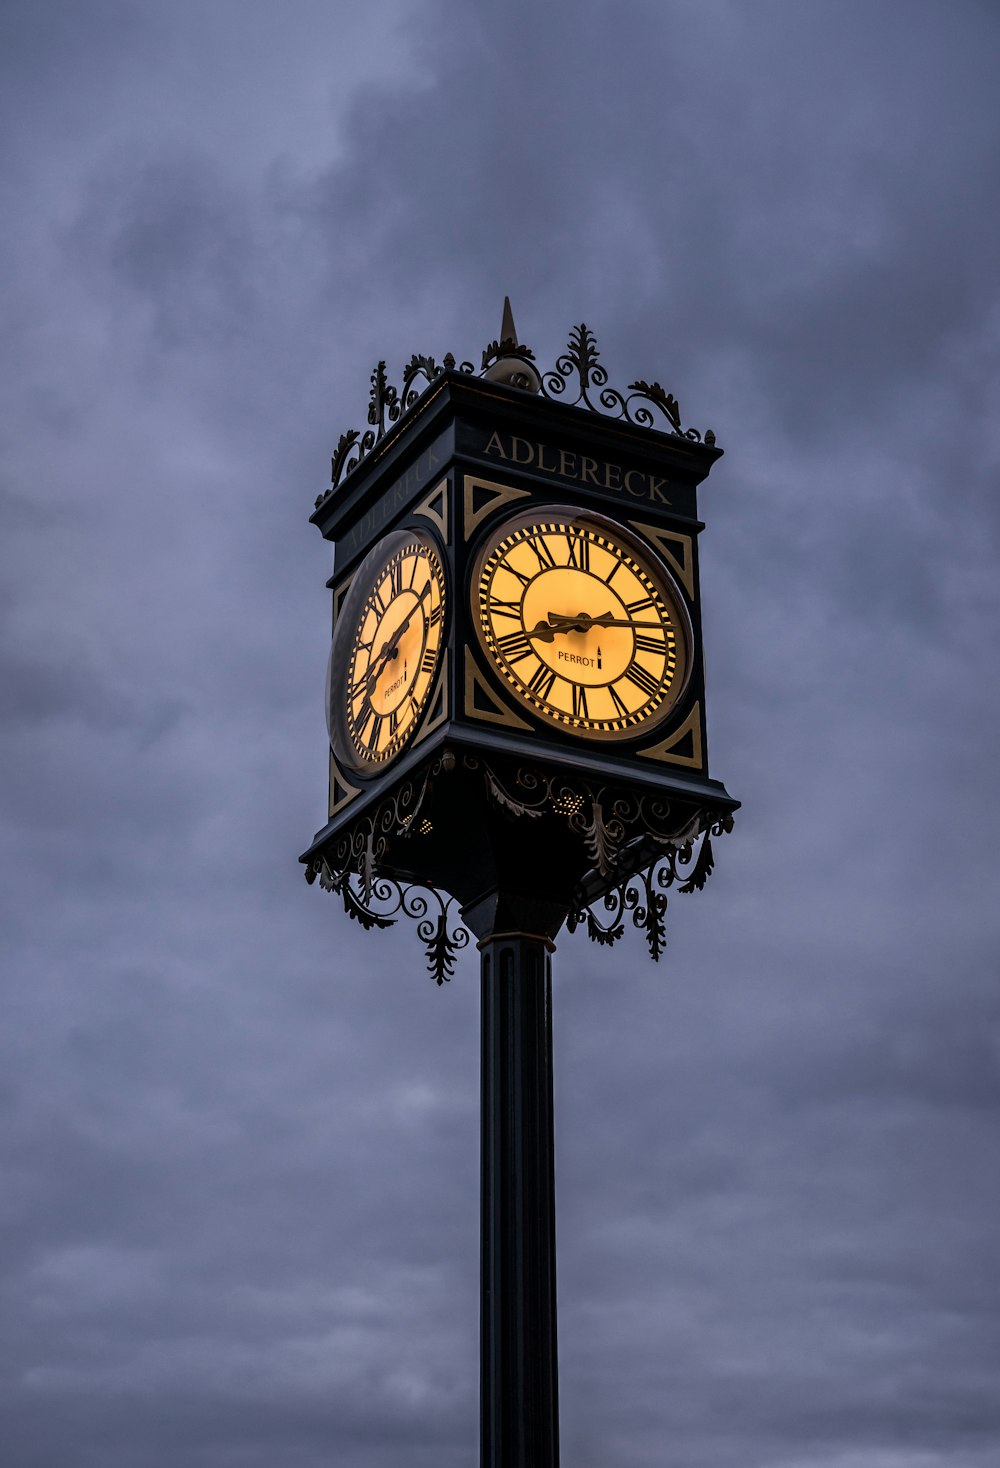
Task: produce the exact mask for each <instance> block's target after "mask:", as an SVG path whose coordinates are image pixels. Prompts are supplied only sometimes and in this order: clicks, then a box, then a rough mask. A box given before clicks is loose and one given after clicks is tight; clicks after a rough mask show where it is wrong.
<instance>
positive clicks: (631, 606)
mask: <svg viewBox="0 0 1000 1468" xmlns="http://www.w3.org/2000/svg"><path fill="white" fill-rule="evenodd" d="M653 605H654V603H653V598H652V597H651V596H647V597H646V598H645V599H644V600H641V601H630V602H628V603H627V604H626V607H625V610H626V611H627V612H628V614H629V616H630V617H634V616H635V614H636V613H637V612H648V611H651V610H652V608H653Z"/></svg>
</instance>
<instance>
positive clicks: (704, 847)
mask: <svg viewBox="0 0 1000 1468" xmlns="http://www.w3.org/2000/svg"><path fill="white" fill-rule="evenodd" d="M714 870H715V857H714V855H713V854H712V839H711V837H710V836H709V835H708V833H707V832H706V834H705V839H704V841H703V842H702V843H701V850H700V851H699V852H698V860H697V861H696V862H695V864H694V868H693V870H692V871H691V873H690V875H689V876H688V878H687V881H685V882H682V883H681V885H680V886H679V887H678V888H677V890H678V892H694V891H698V892H701V891H702V890H703V889H704V886H705V883H706V882H707V881H708V879H709V877H710V876H711V875H712V873H713V871H714Z"/></svg>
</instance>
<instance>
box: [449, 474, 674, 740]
mask: <svg viewBox="0 0 1000 1468" xmlns="http://www.w3.org/2000/svg"><path fill="white" fill-rule="evenodd" d="M550 522H556V523H558V524H560V525H566V526H567V527H568V526H571V525H574V524H582V525H585V526H587V527H589V528H591V529H592V530H595V531H597V532H598V533H599V534H600V535H602V536H604V537H606V538H608V539H610V540H612V541H613V542H614V543H615V545H616V546H619V547H620V548H621V550H622V551H623V552H625V553H626V554H627V555H628V556H630V557H631V558H632V559H633V560H634V561H635V562H636V564H637V565H638V567H639V569H640V570H641V571H642V572H643V574H644V575H646V576H647V577H648V578H649V579H650V580H651V581H652V583H653V584H654V586H655V588H656V590H657V593H658V594H659V596H660V597H661V599H662V600H663V602H664V604H665V605H666V607H667V610H668V612H669V613H670V617H671V622H672V624H673V628H674V634H675V640H676V644H677V648H678V657H677V662H678V669H677V673H676V675H675V677H674V679H673V681H672V683H671V686H670V688H669V690H668V693H667V695H666V697H665V698H664V699H663V701H662V703H661V704H659V705H657V706H656V707H655V708H654V709H653V710H652V711H651V712H650V713H649V714H648V715H647V716H646V717H645V718H643V719H642V720H641V721H640V722H638V723H635V724H630V725H627V726H626V727H625V728H622V729H601V728H594V727H588V726H587V725H586V724H584V723H580V722H574V718H573V716H571V715H567V714H558V713H555V712H553V713H549V712H546V711H545V710H544V709H542V708H540V707H539V706H538V704H536V703H535V702H534V701H533V700H532V698H531V696H530V694H529V693H528V691H527V689H526V688H525V687H524V685H523V684H521V682H520V680H519V679H518V678H517V676H516V675H515V674H512V673H511V672H510V671H508V669H507V668H505V667H504V665H503V663H502V662H501V661H500V659H499V657H498V655H497V651H496V650H495V649H494V647H492V646H491V644H490V640H489V638H488V637H487V635H486V633H485V630H484V627H483V624H482V618H481V602H480V591H481V588H482V584H483V572H484V568H485V566H486V563H487V561H488V559H489V557H490V556H491V555H492V554H493V553H494V552H495V551H496V549H497V548H498V546H499V545H500V544H501V543H502V542H503V541H504V540H505V539H507V538H508V537H509V536H510V535H511V534H513V533H516V532H517V531H518V530H522V529H525V528H527V527H530V526H533V525H544V524H548V523H550ZM471 564H472V574H471V576H470V578H469V602H470V613H471V621H472V626H473V629H474V633H475V637H476V642H477V644H478V646H479V649H480V651H481V652H482V653H483V655H484V656H485V657H486V659H487V663H488V666H489V668H490V671H491V673H492V674H493V676H494V677H495V678H497V679H498V681H499V683H500V685H501V687H502V688H503V689H504V691H505V693H506V694H507V695H508V696H512V697H513V698H514V700H515V701H516V707H517V709H518V711H519V712H524V713H527V714H528V715H530V716H531V718H533V719H534V720H535V721H536V722H537V723H538V724H539V725H540V726H541V727H542V728H544V729H545V730H546V732H558V733H560V734H565V735H566V736H568V737H569V738H571V739H573V740H582V741H584V742H586V743H588V744H593V743H609V744H616V745H620V744H624V743H633V742H638V741H641V740H646V739H648V738H649V735H650V734H651V733H652V732H654V731H659V730H661V729H662V728H663V726H664V724H665V723H667V722H668V721H669V720H670V719H671V718H675V717H676V716H677V714H678V713H679V711H680V709H681V706H682V704H683V701H684V699H685V695H686V694H687V692H688V690H689V688H690V686H691V681H692V675H693V672H694V666H695V646H694V630H693V625H692V619H691V614H690V612H689V610H688V606H687V600H686V598H685V595H684V592H683V591H682V589H681V587H680V585H679V583H678V581H677V578H676V577H675V576H674V575H673V573H672V572H671V570H670V569H669V567H668V566H667V565H666V564H665V562H664V560H663V558H662V556H660V555H659V554H658V553H657V551H656V550H655V549H654V548H653V547H652V546H651V545H650V543H649V542H648V541H646V540H644V539H643V538H642V537H641V536H640V535H638V534H636V533H634V532H633V531H631V530H630V529H628V528H626V527H625V526H623V525H621V524H620V523H619V522H618V521H616V520H613V519H611V518H610V517H609V516H606V515H602V514H600V513H598V512H596V511H593V510H590V509H587V508H583V507H581V506H579V505H567V504H559V503H551V504H549V503H544V502H543V503H538V502H535V503H533V504H531V505H528V506H525V507H524V508H522V509H520V510H518V511H517V512H516V513H514V514H511V515H507V516H506V517H505V518H504V519H502V520H500V521H499V523H494V524H492V525H490V526H489V527H487V528H486V530H485V531H484V533H483V535H482V537H481V538H480V540H479V545H478V546H477V548H476V549H475V551H474V554H473V557H472V562H471ZM522 625H523V623H522ZM562 676H563V677H565V675H562ZM566 681H572V680H568V679H567V680H566ZM614 681H617V680H614Z"/></svg>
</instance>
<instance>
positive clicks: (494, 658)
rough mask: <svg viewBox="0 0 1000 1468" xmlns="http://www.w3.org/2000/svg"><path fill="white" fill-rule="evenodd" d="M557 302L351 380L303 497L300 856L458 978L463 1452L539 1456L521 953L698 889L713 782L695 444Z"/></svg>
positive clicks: (501, 1461) (543, 1024) (551, 1275)
mask: <svg viewBox="0 0 1000 1468" xmlns="http://www.w3.org/2000/svg"><path fill="white" fill-rule="evenodd" d="M599 355H600V354H599V352H598V349H597V345H596V341H595V339H594V336H593V333H592V332H591V331H590V330H589V328H588V327H587V326H585V325H581V326H579V327H576V328H574V330H573V332H572V333H571V335H570V339H569V342H568V345H567V347H566V350H565V351H564V352H563V354H562V355H561V356H560V357H559V358H558V359H557V361H556V364H555V366H554V368H552V369H551V370H549V371H546V372H541V371H539V369H538V368H537V366H536V365H535V361H534V355H533V353H532V352H531V350H530V349H529V348H528V347H526V346H524V345H523V344H522V343H521V342H519V340H518V337H517V333H516V330H515V328H514V322H513V318H512V316H511V312H510V306H509V303H505V308H504V319H503V326H502V329H501V333H500V337H499V338H498V340H496V341H494V342H492V343H491V344H490V345H489V346H488V347H487V348H486V350H485V352H484V353H483V356H482V362H481V367H480V370H479V371H478V372H477V371H476V369H475V367H474V365H473V364H472V363H471V362H462V363H460V364H459V363H456V361H455V359H454V358H453V357H452V356H450V355H448V356H446V357H445V358H444V359H443V361H442V363H440V364H438V363H437V362H436V361H435V360H434V359H433V358H429V357H417V356H414V357H413V358H411V360H410V362H409V363H408V364H407V366H406V367H405V368H404V370H403V374H402V387H401V389H397V388H395V387H394V386H392V385H390V383H389V381H388V378H387V374H386V370H385V364H384V363H379V364H378V366H377V367H376V369H375V371H374V372H373V373H372V378H371V395H370V403H369V410H368V424H369V427H368V429H367V430H366V431H365V432H364V434H361V433H360V432H358V431H357V430H354V429H352V430H349V431H348V432H346V433H344V434H343V435H342V436H341V439H340V442H339V444H338V446H337V450H336V453H335V454H334V458H333V476H332V480H333V482H332V484H331V487H330V488H329V489H328V490H326V491H325V492H324V493H323V494H321V495H320V496H319V498H318V499H317V501H316V506H315V509H314V512H313V515H312V517H311V518H312V522H313V523H314V524H315V525H316V526H317V527H318V528H319V530H320V531H321V532H322V534H323V535H324V536H325V537H326V538H327V539H328V540H330V541H331V542H333V545H334V547H335V562H334V574H333V576H332V578H331V580H330V583H329V585H330V589H331V592H332V604H333V638H332V647H331V653H330V661H329V667H328V673H327V690H326V692H327V700H326V701H327V723H328V729H329V735H330V780H329V804H328V808H327V817H328V818H327V821H326V823H325V824H324V825H323V827H322V828H321V829H320V830H319V831H318V832H317V834H316V836H315V837H314V839H313V841H312V842H311V844H310V846H309V848H308V850H307V851H306V852H305V853H304V855H303V857H302V861H303V863H304V864H305V868H306V877H307V879H308V880H309V881H310V882H313V881H317V880H318V881H319V884H320V885H321V886H322V887H324V888H325V889H327V890H328V891H330V892H332V893H334V894H336V895H337V896H338V897H339V898H340V899H341V900H342V901H343V903H344V906H345V908H346V911H347V913H348V915H349V916H350V917H351V918H353V919H355V920H357V921H358V922H360V923H361V924H362V925H363V926H364V927H365V928H367V929H372V928H378V927H385V926H387V925H388V924H390V923H392V922H394V921H397V920H398V919H400V918H407V917H409V918H411V919H413V920H414V921H415V922H416V925H417V932H418V936H419V938H420V939H421V941H422V942H423V945H424V949H425V954H426V963H427V967H428V970H429V972H430V974H431V976H432V977H433V978H434V979H435V980H436V981H437V983H438V984H441V983H443V982H444V981H445V980H446V979H448V978H450V977H451V975H452V973H453V971H454V965H455V961H456V955H457V953H458V951H459V949H460V948H462V947H463V946H465V944H466V943H467V942H468V940H469V934H470V932H471V933H472V934H473V935H474V936H475V938H476V940H477V942H478V946H479V949H480V953H481V963H482V995H483V1011H482V1014H483V1071H482V1086H483V1091H482V1107H483V1158H482V1165H483V1171H482V1332H483V1337H482V1377H481V1388H482V1455H481V1463H482V1465H483V1468H555V1465H556V1463H557V1461H558V1414H557V1378H556V1312H555V1228H554V1183H553V1142H552V1076H551V954H552V952H553V950H554V946H555V939H556V937H557V935H558V934H559V932H560V930H561V929H562V928H563V927H564V926H565V927H566V928H568V929H569V930H570V931H572V930H574V929H576V928H579V927H583V928H585V930H586V932H587V933H588V935H589V936H590V937H591V938H592V939H593V940H595V941H597V942H598V943H600V944H602V945H604V946H612V945H614V944H616V943H617V942H618V941H619V939H621V938H622V937H623V935H624V932H625V929H626V927H627V926H629V925H632V926H634V927H636V928H639V929H641V930H642V932H643V933H644V936H645V939H646V942H647V945H648V948H649V952H650V954H651V956H652V957H653V958H654V959H655V958H659V956H660V955H661V953H662V951H663V948H664V944H665V936H666V926H665V914H666V908H667V894H668V891H669V890H670V889H671V888H674V889H676V890H678V891H680V892H685V893H686V892H691V891H694V890H699V889H701V888H702V887H704V885H705V882H706V880H707V878H708V876H709V875H710V873H711V871H712V868H713V864H714V854H713V850H712V837H713V836H716V837H717V836H719V835H720V834H722V833H723V832H724V831H728V830H730V829H731V827H732V820H733V811H734V810H735V809H736V808H737V804H738V802H736V801H735V800H733V799H732V797H731V796H730V795H729V794H728V792H727V791H726V789H725V787H724V786H723V785H722V784H721V783H720V782H719V781H718V780H716V779H714V778H712V777H711V776H710V775H709V768H708V735H707V726H706V708H705V694H706V690H705V680H704V662H703V652H702V628H701V611H700V608H701V587H700V578H699V564H698V537H699V534H700V532H701V530H702V528H703V526H702V522H701V520H700V518H699V512H698V503H697V500H698V492H699V489H700V486H701V485H702V484H703V482H704V480H705V479H706V478H707V476H708V474H709V471H710V470H711V468H712V466H713V464H714V463H715V462H716V460H717V459H718V458H719V457H720V455H721V452H722V450H721V449H720V448H719V447H718V446H717V444H716V441H715V436H714V434H713V433H711V431H708V432H706V433H704V434H702V433H700V432H698V431H697V430H696V429H692V428H684V427H682V424H681V417H680V409H679V406H678V403H677V400H676V399H675V398H674V397H673V395H672V394H671V393H669V392H667V391H665V390H664V389H663V388H662V387H661V386H660V384H659V383H658V382H655V381H653V382H647V381H646V380H644V379H637V380H635V381H633V382H631V383H630V384H629V385H628V387H627V388H626V389H624V390H619V389H617V388H614V387H612V386H609V383H608V374H607V372H606V370H605V369H604V367H603V366H602V365H601V363H600V361H599Z"/></svg>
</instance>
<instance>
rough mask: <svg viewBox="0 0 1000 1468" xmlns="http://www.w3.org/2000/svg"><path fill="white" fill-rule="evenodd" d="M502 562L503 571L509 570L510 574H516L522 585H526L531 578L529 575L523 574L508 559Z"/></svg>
mask: <svg viewBox="0 0 1000 1468" xmlns="http://www.w3.org/2000/svg"><path fill="white" fill-rule="evenodd" d="M502 564H503V569H504V570H505V571H509V572H510V574H511V575H512V576H516V577H517V579H518V581H520V583H521V585H522V586H527V584H528V582H529V581H530V580H531V577H530V576H525V575H524V574H523V572H521V571H519V570H518V569H517V567H516V566H512V565H511V563H510V561H504V562H503V563H502Z"/></svg>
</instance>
